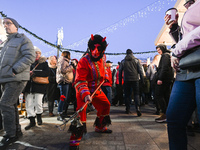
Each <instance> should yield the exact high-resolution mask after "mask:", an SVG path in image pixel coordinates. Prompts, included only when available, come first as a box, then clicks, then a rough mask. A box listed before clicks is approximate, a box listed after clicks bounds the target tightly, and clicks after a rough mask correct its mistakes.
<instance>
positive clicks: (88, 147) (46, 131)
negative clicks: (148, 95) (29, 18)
mask: <svg viewBox="0 0 200 150" xmlns="http://www.w3.org/2000/svg"><path fill="white" fill-rule="evenodd" d="M69 109H70V110H71V114H73V112H72V110H73V109H72V106H70V108H69ZM131 109H132V112H134V106H133V105H132V108H131ZM47 110H48V109H47V105H46V104H45V105H44V113H43V125H41V126H36V127H34V128H33V129H31V130H28V131H25V130H24V127H25V126H26V125H27V124H28V123H29V120H28V119H24V118H21V119H20V122H21V125H22V129H23V130H22V131H23V134H24V135H23V137H22V138H20V139H19V140H18V141H17V142H15V143H14V144H12V145H10V146H9V147H8V150H68V147H69V138H70V133H68V132H67V129H68V127H69V124H67V126H66V129H65V130H64V131H59V130H58V128H55V125H58V124H61V123H62V122H60V121H57V117H56V116H55V117H49V116H48V111H47ZM56 110H57V107H56V108H55V112H56ZM141 110H142V116H141V117H137V116H136V113H135V112H134V113H133V114H129V115H128V114H125V106H119V107H115V106H111V113H110V115H111V119H112V125H111V126H109V129H112V130H113V133H112V134H100V133H95V132H94V127H93V123H94V120H95V118H96V111H93V112H91V113H90V114H89V115H88V118H87V131H88V132H87V134H86V135H85V136H84V137H83V139H82V141H81V143H80V150H168V149H169V147H168V136H167V125H166V123H156V122H155V121H154V120H155V118H156V117H158V116H157V115H154V112H155V108H154V107H153V104H149V105H145V106H143V107H142V108H141ZM2 134H3V131H0V139H1V138H2ZM188 141H189V145H188V150H200V142H199V141H200V133H195V136H194V137H191V136H189V137H188Z"/></svg>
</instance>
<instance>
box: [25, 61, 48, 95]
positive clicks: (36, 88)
mask: <svg viewBox="0 0 200 150" xmlns="http://www.w3.org/2000/svg"><path fill="white" fill-rule="evenodd" d="M37 64H38V61H35V62H34V63H33V64H32V65H31V69H30V70H33V68H34V67H35V66H36V65H37ZM33 76H36V77H48V76H49V66H48V64H47V62H46V61H42V63H40V64H39V65H38V66H37V67H36V69H35V70H34V71H33ZM46 88H47V84H38V83H34V82H33V80H32V77H31V78H30V80H29V81H28V83H27V85H26V87H25V90H24V92H25V93H41V94H45V93H46Z"/></svg>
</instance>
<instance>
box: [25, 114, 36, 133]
mask: <svg viewBox="0 0 200 150" xmlns="http://www.w3.org/2000/svg"><path fill="white" fill-rule="evenodd" d="M29 120H30V123H29V125H27V126H26V127H25V130H29V129H30V128H32V127H34V126H35V117H29Z"/></svg>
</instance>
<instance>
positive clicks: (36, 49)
mask: <svg viewBox="0 0 200 150" xmlns="http://www.w3.org/2000/svg"><path fill="white" fill-rule="evenodd" d="M34 50H35V52H40V53H42V52H41V50H40V49H39V48H38V47H37V46H34Z"/></svg>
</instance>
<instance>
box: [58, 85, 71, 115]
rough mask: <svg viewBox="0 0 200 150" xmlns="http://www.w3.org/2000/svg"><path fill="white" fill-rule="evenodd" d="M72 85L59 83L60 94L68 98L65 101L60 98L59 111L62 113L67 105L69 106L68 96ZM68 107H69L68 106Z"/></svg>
mask: <svg viewBox="0 0 200 150" xmlns="http://www.w3.org/2000/svg"><path fill="white" fill-rule="evenodd" d="M70 85H71V84H67V83H66V84H62V83H61V84H59V85H58V86H59V88H60V95H64V96H65V97H66V98H65V99H64V101H62V100H60V101H59V103H58V113H59V114H61V113H62V112H63V110H65V106H66V107H68V103H69V102H68V96H69V90H70ZM66 109H67V108H66Z"/></svg>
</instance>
